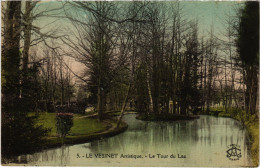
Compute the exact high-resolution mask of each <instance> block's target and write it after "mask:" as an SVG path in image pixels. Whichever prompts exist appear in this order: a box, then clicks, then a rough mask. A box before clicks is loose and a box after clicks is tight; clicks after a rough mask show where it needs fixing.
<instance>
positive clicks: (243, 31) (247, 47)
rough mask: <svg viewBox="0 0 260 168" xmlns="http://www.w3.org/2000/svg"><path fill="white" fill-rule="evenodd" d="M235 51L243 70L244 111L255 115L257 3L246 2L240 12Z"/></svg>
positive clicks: (257, 43) (257, 38) (257, 52)
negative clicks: (244, 89) (244, 86)
mask: <svg viewBox="0 0 260 168" xmlns="http://www.w3.org/2000/svg"><path fill="white" fill-rule="evenodd" d="M237 49H238V52H239V57H240V59H241V62H242V64H241V66H242V68H243V70H244V72H243V74H244V82H245V85H246V93H245V97H246V98H245V100H246V102H245V105H246V111H247V112H248V113H249V112H250V113H251V114H255V113H256V103H257V102H256V100H257V95H258V94H257V90H258V67H259V2H246V3H245V7H244V9H242V10H241V16H240V24H239V29H238V38H237Z"/></svg>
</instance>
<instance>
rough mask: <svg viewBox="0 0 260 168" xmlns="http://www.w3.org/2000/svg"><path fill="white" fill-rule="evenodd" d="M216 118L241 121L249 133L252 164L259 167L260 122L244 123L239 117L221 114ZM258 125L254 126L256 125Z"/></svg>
mask: <svg viewBox="0 0 260 168" xmlns="http://www.w3.org/2000/svg"><path fill="white" fill-rule="evenodd" d="M201 115H209V116H214V115H213V114H201ZM214 117H223V118H232V119H234V120H236V121H239V122H240V123H241V124H242V125H244V127H245V129H246V131H247V133H248V140H249V142H248V146H249V148H250V149H249V152H250V158H251V161H252V164H253V165H254V167H257V166H259V121H258V122H253V123H252V122H250V121H245V123H242V122H241V121H240V120H239V118H238V117H237V116H231V115H230V114H226V113H224V114H221V115H218V116H214ZM256 123H257V125H254V124H256Z"/></svg>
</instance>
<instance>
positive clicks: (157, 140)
mask: <svg viewBox="0 0 260 168" xmlns="http://www.w3.org/2000/svg"><path fill="white" fill-rule="evenodd" d="M124 120H125V121H126V122H127V123H128V125H129V127H128V129H127V131H125V132H124V133H122V134H119V135H117V136H114V137H111V138H105V139H102V140H98V141H94V142H91V143H85V144H79V145H72V146H66V147H65V146H63V147H61V148H58V149H49V150H45V151H43V152H40V153H35V154H33V155H25V156H20V157H19V158H18V162H20V163H25V164H27V165H41V166H248V165H250V159H249V157H248V154H247V146H246V132H245V130H244V129H243V128H242V126H241V125H240V123H239V122H238V121H236V120H233V119H230V118H217V117H212V116H201V117H200V119H196V120H192V121H175V122H149V121H140V120H136V119H135V114H129V115H126V116H125V117H124ZM230 144H237V145H239V146H240V148H241V153H242V158H240V159H239V160H237V161H231V160H229V159H228V158H227V157H226V151H227V150H228V146H229V145H230ZM98 153H101V154H117V158H96V157H95V154H98ZM91 154H92V158H86V157H91V156H90V155H91ZM121 154H123V155H127V154H129V155H142V157H143V158H141V159H140V158H139V159H134V158H120V156H121ZM149 154H150V156H152V155H155V158H149ZM157 154H162V155H168V157H167V158H158V157H157V156H158V155H157ZM178 154H179V155H185V157H186V158H185V159H184V158H178ZM171 155H172V156H175V158H170V156H171Z"/></svg>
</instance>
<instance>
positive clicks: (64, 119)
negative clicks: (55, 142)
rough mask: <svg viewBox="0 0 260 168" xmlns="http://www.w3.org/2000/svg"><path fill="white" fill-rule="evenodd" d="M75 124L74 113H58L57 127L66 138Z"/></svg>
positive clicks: (58, 131)
mask: <svg viewBox="0 0 260 168" xmlns="http://www.w3.org/2000/svg"><path fill="white" fill-rule="evenodd" d="M72 126H73V114H72V113H57V114H56V128H57V133H58V134H59V135H60V136H61V137H62V138H64V137H65V136H66V135H67V134H68V133H69V131H70V129H71V127H72Z"/></svg>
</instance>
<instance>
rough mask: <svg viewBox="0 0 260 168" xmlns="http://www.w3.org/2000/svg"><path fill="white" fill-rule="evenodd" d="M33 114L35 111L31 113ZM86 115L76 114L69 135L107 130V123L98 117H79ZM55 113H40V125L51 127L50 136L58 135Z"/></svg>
mask: <svg viewBox="0 0 260 168" xmlns="http://www.w3.org/2000/svg"><path fill="white" fill-rule="evenodd" d="M29 115H33V113H31V114H29ZM82 116H84V115H82V114H74V117H73V127H72V128H71V130H70V132H69V135H71V136H74V135H83V134H92V133H95V132H99V131H102V130H105V129H106V127H107V125H106V124H104V123H102V122H99V121H98V120H97V119H93V118H79V117H82ZM55 117H56V114H55V113H46V112H43V113H41V114H40V117H39V119H38V123H37V124H39V125H43V126H44V127H45V128H50V129H51V130H50V132H49V133H48V136H50V137H51V136H57V135H56V127H55V122H56V121H55Z"/></svg>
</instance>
